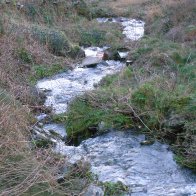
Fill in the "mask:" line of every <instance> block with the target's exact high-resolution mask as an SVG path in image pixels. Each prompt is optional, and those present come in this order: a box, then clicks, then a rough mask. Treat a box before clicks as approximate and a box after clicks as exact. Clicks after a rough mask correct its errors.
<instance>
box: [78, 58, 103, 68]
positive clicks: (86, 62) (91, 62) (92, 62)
mask: <svg viewBox="0 0 196 196" xmlns="http://www.w3.org/2000/svg"><path fill="white" fill-rule="evenodd" d="M101 62H102V59H101V58H99V57H91V56H88V57H86V58H85V59H83V61H82V63H81V67H87V68H91V67H96V66H97V64H99V63H101Z"/></svg>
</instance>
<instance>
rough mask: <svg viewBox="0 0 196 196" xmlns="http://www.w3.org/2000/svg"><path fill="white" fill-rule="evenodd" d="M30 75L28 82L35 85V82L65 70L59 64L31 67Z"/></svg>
mask: <svg viewBox="0 0 196 196" xmlns="http://www.w3.org/2000/svg"><path fill="white" fill-rule="evenodd" d="M32 70H33V71H32V73H31V76H30V77H29V80H30V82H31V83H32V84H35V83H36V82H37V80H39V79H42V78H45V77H50V76H53V75H55V74H57V73H60V72H62V71H66V70H67V68H64V67H62V65H59V64H53V65H51V66H48V65H33V67H32Z"/></svg>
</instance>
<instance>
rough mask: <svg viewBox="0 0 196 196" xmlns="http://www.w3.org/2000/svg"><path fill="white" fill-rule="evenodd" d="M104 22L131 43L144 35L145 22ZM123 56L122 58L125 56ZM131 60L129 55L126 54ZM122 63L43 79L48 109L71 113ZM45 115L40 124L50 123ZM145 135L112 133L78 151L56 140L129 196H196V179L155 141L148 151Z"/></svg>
mask: <svg viewBox="0 0 196 196" xmlns="http://www.w3.org/2000/svg"><path fill="white" fill-rule="evenodd" d="M98 21H99V22H117V23H119V24H121V25H122V27H123V34H125V36H126V38H128V39H130V40H138V39H139V38H141V37H142V36H143V34H144V22H142V21H137V20H129V19H125V18H117V19H106V18H102V19H98ZM84 50H85V54H86V56H91V57H97V56H98V54H100V53H102V52H104V50H107V47H106V48H98V47H90V48H85V49H84ZM122 55H123V54H122ZM124 55H126V54H124ZM123 67H124V63H122V62H120V61H106V62H101V63H99V64H98V65H97V66H96V67H95V68H82V67H81V66H80V65H78V66H77V67H76V68H75V69H74V70H72V71H67V72H65V73H62V74H58V75H56V76H54V77H52V78H49V79H43V80H40V81H39V82H38V83H37V88H38V89H40V90H42V91H44V92H45V93H46V95H47V99H46V102H45V105H46V106H52V108H53V111H54V112H55V113H57V114H59V113H62V112H66V111H67V108H68V105H69V102H70V101H72V100H73V99H74V97H76V96H77V95H80V94H83V93H84V92H86V91H89V90H92V89H94V86H96V84H97V83H99V82H100V80H101V79H102V78H103V77H105V76H106V75H108V74H114V73H117V72H119V71H120V70H121V69H123ZM45 116H46V115H45V114H42V115H40V116H39V117H38V120H42V119H43V118H45ZM43 129H44V131H45V132H46V133H47V134H50V130H51V129H52V130H53V131H55V132H57V133H58V134H59V135H61V138H65V137H66V130H65V128H64V126H63V125H60V124H54V123H50V124H45V125H44V128H43ZM143 140H145V136H144V135H138V134H137V133H136V132H135V131H133V130H132V131H131V130H129V131H117V130H111V131H110V132H109V133H106V134H104V135H101V136H98V137H96V138H89V139H87V140H85V141H83V142H82V143H81V144H80V145H79V146H78V147H75V146H67V145H65V143H64V140H63V139H57V140H53V141H54V142H55V143H56V145H55V147H54V151H55V152H57V153H61V154H63V155H66V156H67V157H68V158H69V162H70V163H75V162H77V161H78V160H81V159H84V160H87V161H89V162H90V163H91V171H92V172H93V173H95V174H97V176H98V178H99V180H100V181H103V182H106V181H109V182H118V181H121V182H122V183H124V184H125V185H127V186H128V187H129V193H127V195H133V196H194V195H196V176H195V175H194V174H193V173H191V171H189V170H187V169H183V168H181V167H180V166H179V165H177V164H176V162H175V161H174V155H173V153H172V152H171V151H170V150H169V147H168V146H167V145H165V144H161V143H159V142H155V143H154V144H153V145H150V146H143V145H141V142H142V141H143Z"/></svg>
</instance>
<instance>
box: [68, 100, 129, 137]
mask: <svg viewBox="0 0 196 196" xmlns="http://www.w3.org/2000/svg"><path fill="white" fill-rule="evenodd" d="M104 99H106V98H105V97H103V100H104ZM103 100H102V101H103ZM131 122H132V121H131V118H130V117H128V116H124V115H123V114H120V113H118V112H113V110H112V109H111V108H109V107H105V108H104V107H96V106H93V103H92V102H91V100H88V98H87V99H85V98H82V99H81V98H79V99H76V100H75V101H74V102H73V103H72V104H71V105H70V108H69V112H68V116H67V120H66V128H67V129H66V130H67V135H68V137H69V138H71V139H73V140H76V141H77V138H80V141H81V139H86V138H89V137H91V136H93V135H95V134H96V133H98V132H99V131H103V130H99V125H100V124H101V123H102V124H104V127H103V128H101V129H104V130H107V129H108V128H123V127H128V126H131V125H132V124H131Z"/></svg>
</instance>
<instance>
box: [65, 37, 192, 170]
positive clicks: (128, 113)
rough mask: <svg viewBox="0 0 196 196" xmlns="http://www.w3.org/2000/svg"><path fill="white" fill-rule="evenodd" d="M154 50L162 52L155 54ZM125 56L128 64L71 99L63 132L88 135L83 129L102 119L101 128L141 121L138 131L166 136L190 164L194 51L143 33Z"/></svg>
mask: <svg viewBox="0 0 196 196" xmlns="http://www.w3.org/2000/svg"><path fill="white" fill-rule="evenodd" d="M157 54H162V56H160V58H157ZM131 57H133V58H134V64H133V66H132V67H131V68H125V69H124V70H123V71H122V72H121V73H120V74H117V75H113V76H108V77H106V78H105V79H103V80H102V82H101V83H100V87H99V89H98V90H96V91H93V92H92V93H90V94H87V95H85V96H84V97H83V98H82V99H80V98H78V99H77V100H75V101H74V102H73V103H72V104H71V106H70V108H69V111H68V120H67V127H68V135H69V136H70V137H73V138H77V137H81V136H84V138H86V137H90V136H91V135H93V134H95V133H94V132H90V129H89V128H91V127H97V126H98V124H99V123H100V122H102V121H103V122H105V125H106V127H107V128H109V127H114V128H126V127H133V125H134V126H141V127H142V130H143V131H145V132H146V131H149V130H150V133H151V134H153V135H154V136H155V137H158V138H162V139H164V138H165V139H167V140H168V142H169V143H170V144H172V145H173V147H174V149H175V152H176V153H177V154H178V155H179V156H182V157H184V160H185V162H186V163H187V164H186V166H188V167H192V168H193V166H194V164H193V163H192V162H194V161H195V159H196V157H195V156H194V153H193V151H194V148H195V144H194V135H195V129H194V128H193V127H194V124H195V123H194V121H195V120H194V119H196V108H195V107H194V105H195V102H196V96H195V95H196V85H195V84H196V83H195V81H196V67H195V63H196V58H195V50H194V49H191V48H186V47H182V46H181V45H180V44H177V43H173V42H169V41H165V42H164V43H163V42H162V40H159V39H154V38H150V37H145V38H144V39H143V40H141V43H140V45H139V47H137V48H136V49H135V50H133V51H132V55H131ZM174 122H175V123H174ZM171 133H173V136H172V137H171ZM179 138H183V139H179ZM189 160H190V162H191V163H190V164H188V162H189ZM184 165H185V164H184Z"/></svg>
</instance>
